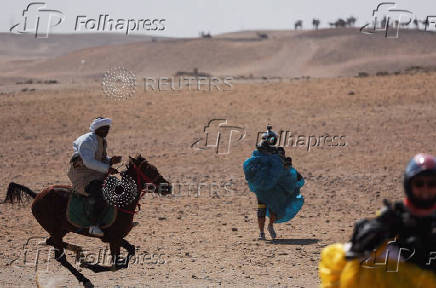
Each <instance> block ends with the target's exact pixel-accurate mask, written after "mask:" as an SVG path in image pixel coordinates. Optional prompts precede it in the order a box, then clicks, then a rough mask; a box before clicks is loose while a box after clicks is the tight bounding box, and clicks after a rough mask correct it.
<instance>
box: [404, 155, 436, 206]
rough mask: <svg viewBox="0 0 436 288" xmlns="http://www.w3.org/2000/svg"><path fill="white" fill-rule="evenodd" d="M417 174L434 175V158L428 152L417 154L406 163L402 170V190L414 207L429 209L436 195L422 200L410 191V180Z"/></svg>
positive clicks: (435, 164) (435, 165)
mask: <svg viewBox="0 0 436 288" xmlns="http://www.w3.org/2000/svg"><path fill="white" fill-rule="evenodd" d="M418 175H422V176H425V175H435V176H436V158H435V157H434V156H432V155H430V154H423V153H420V154H417V155H415V157H413V158H412V159H411V160H410V162H409V164H407V167H406V171H405V172H404V192H405V193H406V196H407V198H408V200H409V201H410V202H411V203H412V204H413V205H414V206H415V207H416V208H421V209H429V208H431V207H433V206H434V205H435V204H436V197H435V198H433V199H429V200H423V199H419V198H417V197H415V195H413V193H412V187H411V180H412V178H413V177H415V176H418Z"/></svg>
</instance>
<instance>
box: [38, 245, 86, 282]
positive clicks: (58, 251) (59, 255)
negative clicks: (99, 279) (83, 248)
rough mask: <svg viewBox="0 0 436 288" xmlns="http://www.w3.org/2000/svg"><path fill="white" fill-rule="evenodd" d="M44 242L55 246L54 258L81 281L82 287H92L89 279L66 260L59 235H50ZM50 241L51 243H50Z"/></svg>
mask: <svg viewBox="0 0 436 288" xmlns="http://www.w3.org/2000/svg"><path fill="white" fill-rule="evenodd" d="M46 243H47V244H48V243H50V244H49V245H53V246H54V248H55V259H56V260H57V261H58V262H59V263H60V264H61V265H62V266H64V267H65V268H67V269H68V271H70V272H71V273H72V274H73V275H74V276H75V277H76V279H77V281H79V282H81V283H83V286H84V287H94V285H92V283H91V281H90V280H89V279H88V278H86V277H85V276H84V275H83V274H82V273H80V272H79V271H78V270H77V269H76V268H74V266H73V265H71V263H70V262H68V261H67V257H66V255H65V250H64V246H65V243H64V242H62V238H61V237H55V236H50V238H49V239H47V241H46ZM51 243H52V244H51Z"/></svg>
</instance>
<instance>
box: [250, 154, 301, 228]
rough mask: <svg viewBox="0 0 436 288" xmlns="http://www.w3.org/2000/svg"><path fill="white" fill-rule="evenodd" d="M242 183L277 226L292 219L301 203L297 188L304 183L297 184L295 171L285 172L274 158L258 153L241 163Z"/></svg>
mask: <svg viewBox="0 0 436 288" xmlns="http://www.w3.org/2000/svg"><path fill="white" fill-rule="evenodd" d="M244 173H245V179H246V180H247V181H248V186H249V187H250V190H251V191H252V192H254V193H255V194H256V196H257V198H258V199H259V201H260V202H262V203H265V204H266V206H267V208H268V210H267V215H268V216H269V210H271V211H272V212H273V213H274V214H276V216H277V221H276V222H278V223H280V222H287V221H289V220H291V219H292V218H294V217H295V215H296V214H297V213H298V211H300V209H301V207H302V206H303V203H304V198H303V196H302V195H300V188H301V187H302V186H303V185H304V179H301V180H300V181H297V171H296V170H295V169H294V168H290V169H286V168H285V167H284V166H283V163H282V161H281V159H280V156H279V155H277V154H266V153H262V152H260V151H258V150H255V151H254V152H253V155H252V156H251V157H250V158H248V159H247V160H245V162H244Z"/></svg>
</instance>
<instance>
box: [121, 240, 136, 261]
mask: <svg viewBox="0 0 436 288" xmlns="http://www.w3.org/2000/svg"><path fill="white" fill-rule="evenodd" d="M121 247H123V248H124V249H126V250H127V253H128V255H127V259H126V267H125V268H127V267H128V266H129V261H130V258H132V257H133V256H135V252H136V251H135V245H132V244H130V243H129V242H127V240H126V239H121Z"/></svg>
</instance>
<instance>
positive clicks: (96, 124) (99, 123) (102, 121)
mask: <svg viewBox="0 0 436 288" xmlns="http://www.w3.org/2000/svg"><path fill="white" fill-rule="evenodd" d="M111 125H112V119H110V118H102V117H99V118H96V119H95V120H94V121H92V123H91V125H90V126H89V130H91V132H95V130H97V129H98V128H100V127H103V126H111Z"/></svg>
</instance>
